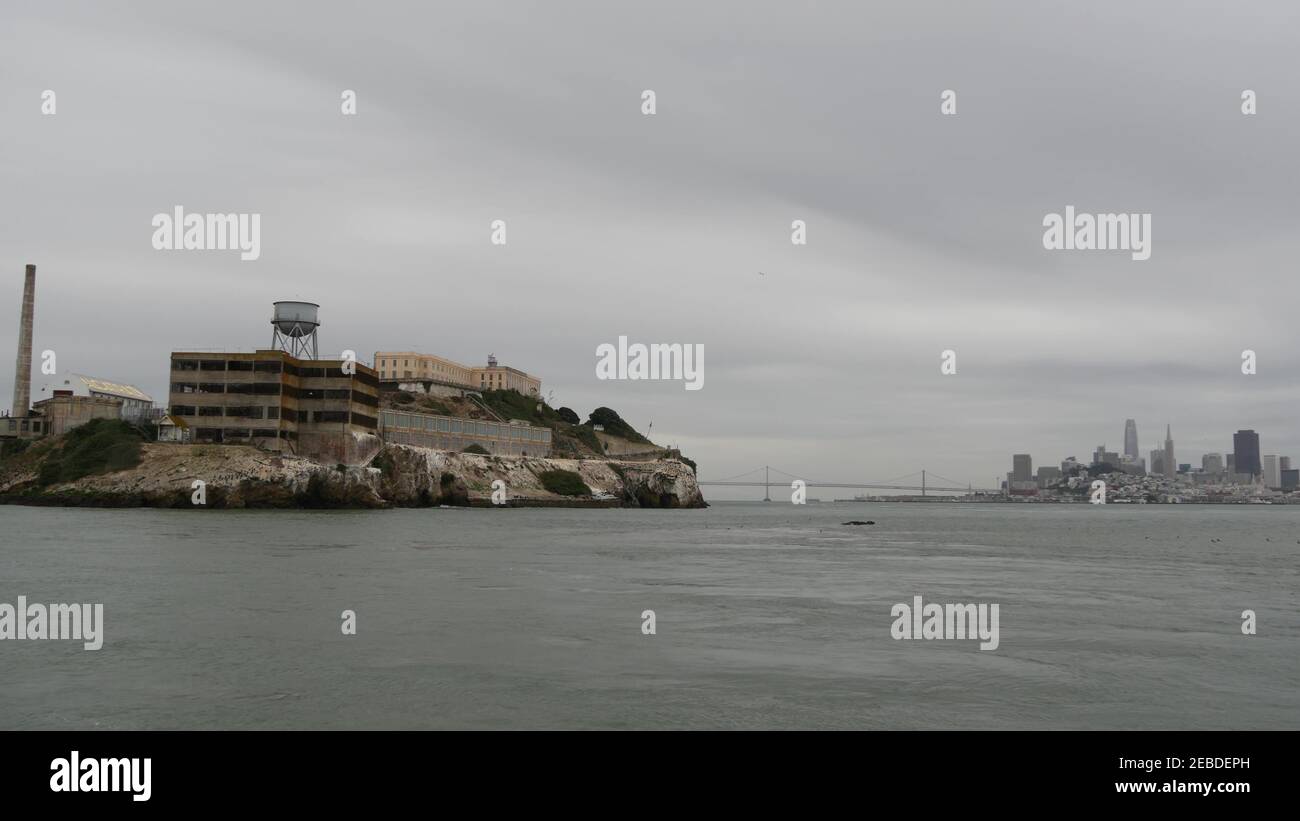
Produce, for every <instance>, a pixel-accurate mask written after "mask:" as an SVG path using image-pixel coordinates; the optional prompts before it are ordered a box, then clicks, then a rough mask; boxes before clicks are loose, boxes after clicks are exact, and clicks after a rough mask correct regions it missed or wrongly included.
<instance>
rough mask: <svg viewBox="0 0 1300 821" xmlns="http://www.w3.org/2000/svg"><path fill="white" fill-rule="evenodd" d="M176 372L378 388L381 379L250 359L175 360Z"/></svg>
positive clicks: (372, 376) (360, 373)
mask: <svg viewBox="0 0 1300 821" xmlns="http://www.w3.org/2000/svg"><path fill="white" fill-rule="evenodd" d="M172 370H174V371H252V372H254V373H287V374H289V375H291V376H300V377H303V378H305V379H313V378H314V379H325V378H327V377H328V378H331V379H337V378H343V379H346V378H348V377H353V378H355V379H356V380H357V381H358V382H360V383H361V384H363V385H370V386H371V387H377V386H378V385H379V379H378V378H377V377H375V376H374V375H372V374H369V373H366V372H364V371H361V370H357V371H356V373H352V374H349V373H344V372H343V369H342V368H341V367H337V368H335V367H331V368H324V367H320V368H318V367H313V366H299V365H294V364H291V363H289V362H280V361H278V360H263V359H258V360H248V359H230V360H226V359H173V360H172Z"/></svg>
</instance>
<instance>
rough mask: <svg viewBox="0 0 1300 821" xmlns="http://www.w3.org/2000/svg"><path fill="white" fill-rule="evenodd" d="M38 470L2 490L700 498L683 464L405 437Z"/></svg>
mask: <svg viewBox="0 0 1300 821" xmlns="http://www.w3.org/2000/svg"><path fill="white" fill-rule="evenodd" d="M551 470H563V471H570V472H573V473H576V474H578V475H579V476H580V477H581V478H582V481H583V482H584V483H585V484H586V485H587V486H588V487H589V488H591V490H592V492H593V494H595V493H598V492H603V493H605V494H609V495H610V496H612V497H613V499H612V500H610V501H608V502H600V501H594V500H592V499H591V497H583V496H579V497H573V496H562V495H559V494H555V493H552V492H550V491H548V490H547V489H546V488H545V486H544V485H543V483H542V479H541V475H542V474H543V473H545V472H546V471H551ZM38 471H39V463H30V464H26V465H24V466H23V467H22V468H20V469H15V470H12V471H9V472H7V473H6V474H5V475H2V476H0V496H2V497H4V498H5V499H6V500H8V501H25V502H30V503H33V504H70V505H97V506H136V507H138V506H150V507H191V506H195V505H194V504H193V502H192V495H193V490H194V487H195V485H194V482H195V481H196V480H201V481H202V482H203V483H204V491H205V494H206V506H207V507H211V508H224V507H308V508H311V507H363V508H364V507H388V506H399V507H420V506H428V505H444V504H446V505H488V504H491V503H492V492H493V482H494V481H496V480H500V481H502V482H504V491H505V493H506V497H507V498H508V499H509V500H510V502H511V503H514V504H521V505H523V504H539V505H544V504H554V505H574V506H582V505H583V504H597V505H599V504H605V505H610V506H618V505H622V506H627V507H668V508H678V507H705V506H706V505H705V503H704V498H703V496H701V494H700V489H699V486H698V485H697V484H696V482H695V475H694V473H692V471H691V469H690V468H689V467H687V466H686V465H685V464H683V463H681V462H676V461H662V462H617V461H606V460H574V459H537V458H519V459H510V458H501V457H494V456H482V455H476V454H470V453H454V452H450V451H442V450H431V449H427V448H418V447H411V446H407V445H385V446H383V447H382V448H380V449H379V451H378V452H377V453H376V454H375V455H374V457H373V458H372V459H371V461H370V463H369V464H368V465H362V466H356V467H346V468H343V469H342V470H340V469H339V467H338V466H328V465H322V464H320V463H318V462H313V461H311V460H309V459H303V458H299V457H294V456H281V455H277V454H274V453H268V452H265V451H260V450H258V449H256V448H252V447H244V446H238V445H173V444H146V445H144V446H143V447H142V449H141V462H140V464H139V465H137V466H136V467H134V468H130V469H127V470H120V471H116V472H113V473H104V474H97V475H94V476H87V477H85V478H83V479H79V480H77V481H75V482H69V483H65V484H60V485H51V486H49V487H46V488H39V487H36V486H35V479H36V475H37V473H38Z"/></svg>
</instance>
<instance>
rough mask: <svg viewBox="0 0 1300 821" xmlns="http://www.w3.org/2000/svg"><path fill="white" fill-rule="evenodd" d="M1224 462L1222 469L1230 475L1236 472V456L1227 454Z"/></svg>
mask: <svg viewBox="0 0 1300 821" xmlns="http://www.w3.org/2000/svg"><path fill="white" fill-rule="evenodd" d="M1224 461H1225V464H1224V468H1225V469H1226V470H1227V472H1228V473H1230V474H1231V473H1236V472H1237V454H1235V453H1229V454H1228V455H1227V457H1226V459H1225V460H1224Z"/></svg>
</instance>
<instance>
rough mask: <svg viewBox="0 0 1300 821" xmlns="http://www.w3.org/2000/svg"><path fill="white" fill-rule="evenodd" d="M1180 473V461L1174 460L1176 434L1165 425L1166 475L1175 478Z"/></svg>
mask: <svg viewBox="0 0 1300 821" xmlns="http://www.w3.org/2000/svg"><path fill="white" fill-rule="evenodd" d="M1177 473H1178V463H1177V462H1176V461H1174V436H1173V434H1172V433H1170V431H1169V426H1168V425H1165V475H1166V476H1168V477H1169V478H1171V479H1172V478H1173V477H1174V475H1175V474H1177Z"/></svg>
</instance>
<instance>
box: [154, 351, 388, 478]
mask: <svg viewBox="0 0 1300 821" xmlns="http://www.w3.org/2000/svg"><path fill="white" fill-rule="evenodd" d="M169 396H170V409H169V410H170V415H171V416H172V417H174V418H175V419H177V420H179V421H181V422H183V423H184V424H185V425H186V426H187V427H188V428H189V430H190V435H191V437H192V441H194V442H196V443H200V442H212V443H239V444H252V445H256V446H258V447H262V448H265V449H267V450H274V451H285V452H289V453H294V454H297V455H301V456H307V457H309V458H312V459H316V460H318V461H321V462H325V463H330V462H338V463H343V464H356V463H358V462H361V461H364V460H365V459H366V458H367V457H369V456H370V455H371V454H372V453H374V452H375V450H377V449H378V447H379V439H378V428H379V418H378V411H379V378H378V376H377V375H376V373H375V370H374V369H373V368H370V367H367V366H365V365H362V364H360V363H357V362H351V361H348V360H337V359H333V360H331V359H299V358H297V357H294V356H291V355H289V354H288V353H287V352H285V351H282V350H259V351H256V352H254V353H205V352H191V351H178V352H175V353H173V354H172V355H171V387H170V390H169Z"/></svg>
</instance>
